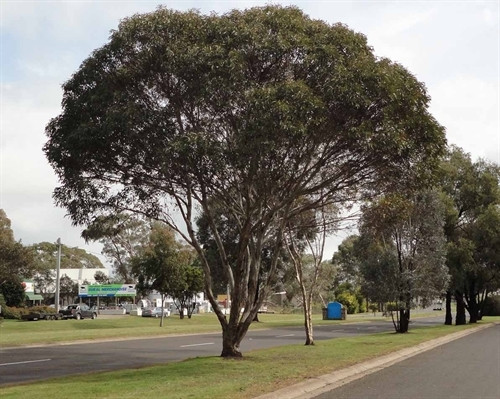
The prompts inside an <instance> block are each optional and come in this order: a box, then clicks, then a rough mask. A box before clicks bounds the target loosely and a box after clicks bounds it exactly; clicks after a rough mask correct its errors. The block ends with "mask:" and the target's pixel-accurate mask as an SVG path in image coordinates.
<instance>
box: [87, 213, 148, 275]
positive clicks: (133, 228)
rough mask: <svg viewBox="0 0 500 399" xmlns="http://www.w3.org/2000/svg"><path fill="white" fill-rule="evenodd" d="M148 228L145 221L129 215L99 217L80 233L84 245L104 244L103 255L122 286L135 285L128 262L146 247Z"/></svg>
mask: <svg viewBox="0 0 500 399" xmlns="http://www.w3.org/2000/svg"><path fill="white" fill-rule="evenodd" d="M149 230H150V226H149V223H147V222H146V221H145V220H143V219H141V218H139V217H137V216H134V215H131V214H128V213H119V214H112V215H110V216H107V217H104V216H103V217H98V218H96V219H95V220H94V221H93V223H92V224H91V225H90V226H88V227H87V228H86V229H85V230H84V231H83V233H82V237H83V238H85V240H87V241H99V242H100V243H101V244H103V248H102V254H103V255H104V256H105V257H106V258H107V259H108V260H109V261H110V262H111V263H112V264H113V271H114V273H115V275H116V276H117V277H118V278H119V279H120V281H121V282H123V283H125V284H128V283H134V282H135V281H134V277H133V276H132V270H131V269H132V265H131V262H130V261H131V259H132V258H133V257H134V256H136V255H137V254H138V253H139V252H140V250H141V248H142V247H143V246H144V245H145V244H146V242H147V239H148V235H149Z"/></svg>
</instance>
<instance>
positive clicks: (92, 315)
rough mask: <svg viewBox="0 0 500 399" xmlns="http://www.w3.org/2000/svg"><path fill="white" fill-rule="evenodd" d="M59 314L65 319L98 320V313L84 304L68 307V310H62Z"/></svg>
mask: <svg viewBox="0 0 500 399" xmlns="http://www.w3.org/2000/svg"><path fill="white" fill-rule="evenodd" d="M59 313H60V314H61V315H62V317H63V319H77V320H80V319H85V318H89V319H97V311H96V310H94V309H91V308H89V307H88V305H85V304H84V303H79V304H72V305H68V306H67V307H66V309H63V310H60V311H59Z"/></svg>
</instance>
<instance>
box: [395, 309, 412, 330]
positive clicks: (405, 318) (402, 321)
mask: <svg viewBox="0 0 500 399" xmlns="http://www.w3.org/2000/svg"><path fill="white" fill-rule="evenodd" d="M409 325H410V309H400V310H399V330H398V333H401V334H404V333H407V332H408V328H409Z"/></svg>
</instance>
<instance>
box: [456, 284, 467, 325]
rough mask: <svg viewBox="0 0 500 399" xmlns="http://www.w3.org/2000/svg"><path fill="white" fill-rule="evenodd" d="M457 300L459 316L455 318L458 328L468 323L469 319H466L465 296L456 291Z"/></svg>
mask: <svg viewBox="0 0 500 399" xmlns="http://www.w3.org/2000/svg"><path fill="white" fill-rule="evenodd" d="M455 300H456V301H457V314H456V317H455V324H456V325H457V326H461V325H464V324H466V323H467V318H466V317H465V303H464V296H463V294H462V293H461V292H459V291H455Z"/></svg>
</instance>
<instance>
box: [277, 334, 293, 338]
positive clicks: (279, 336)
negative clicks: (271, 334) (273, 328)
mask: <svg viewBox="0 0 500 399" xmlns="http://www.w3.org/2000/svg"><path fill="white" fill-rule="evenodd" d="M294 336H295V334H285V335H276V337H275V338H283V337H294Z"/></svg>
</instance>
